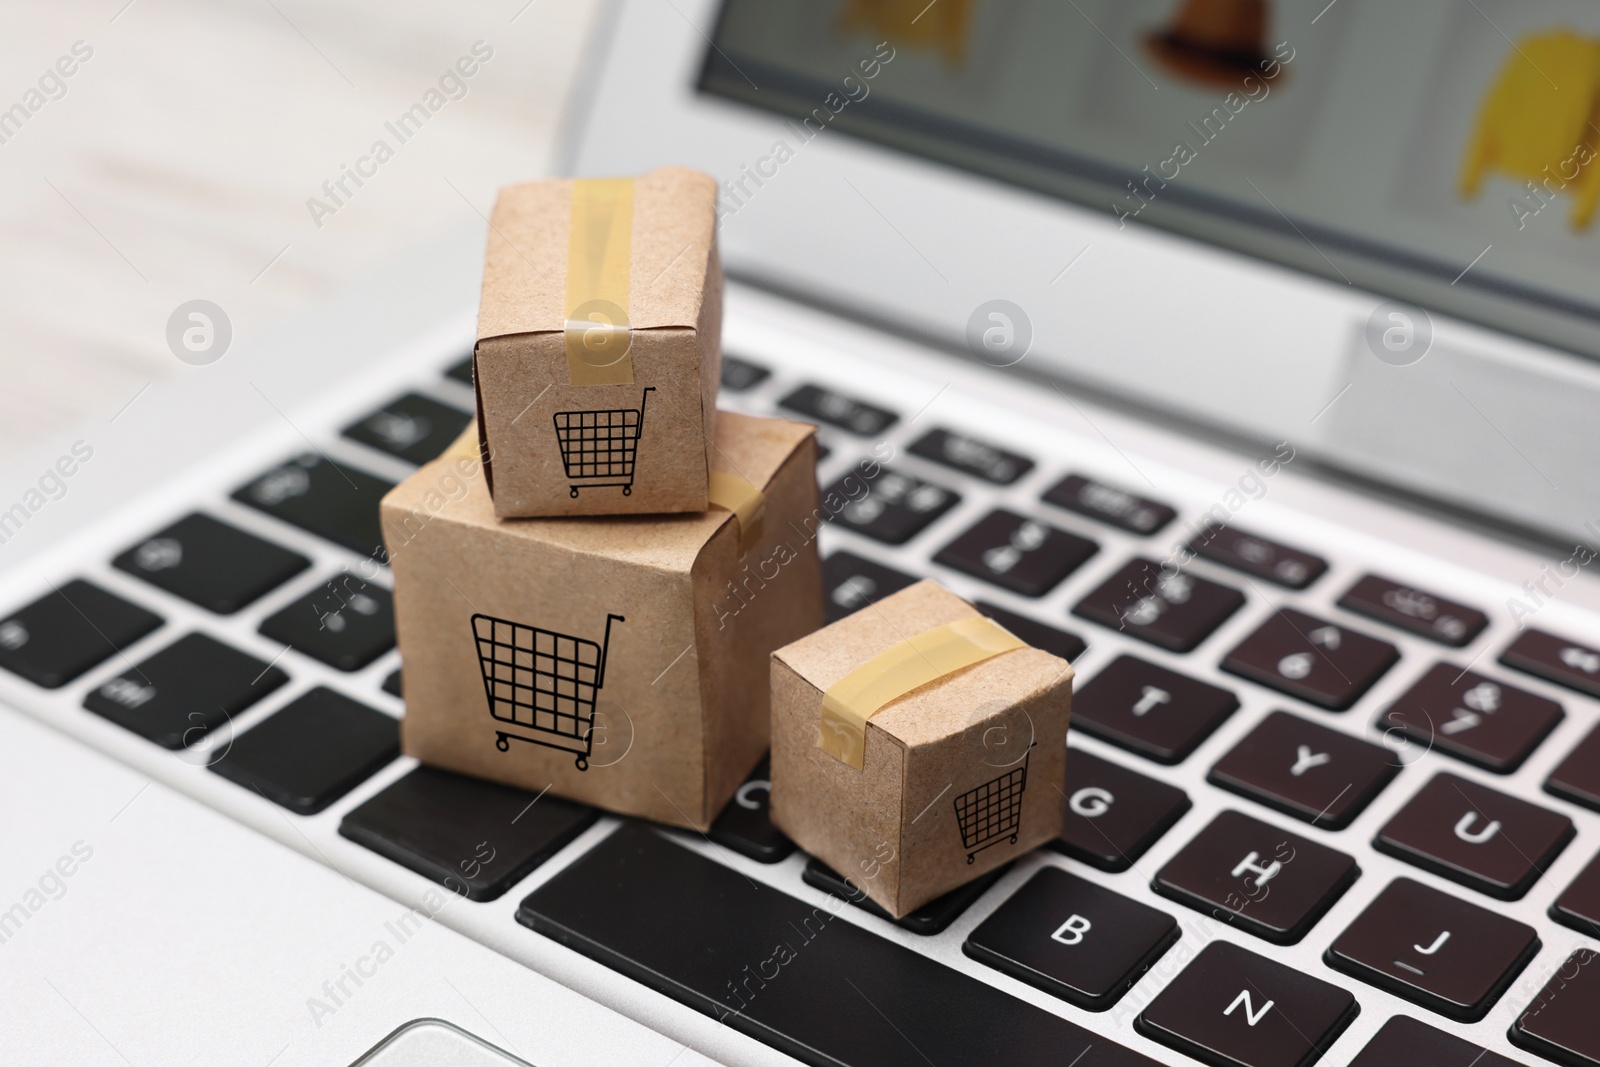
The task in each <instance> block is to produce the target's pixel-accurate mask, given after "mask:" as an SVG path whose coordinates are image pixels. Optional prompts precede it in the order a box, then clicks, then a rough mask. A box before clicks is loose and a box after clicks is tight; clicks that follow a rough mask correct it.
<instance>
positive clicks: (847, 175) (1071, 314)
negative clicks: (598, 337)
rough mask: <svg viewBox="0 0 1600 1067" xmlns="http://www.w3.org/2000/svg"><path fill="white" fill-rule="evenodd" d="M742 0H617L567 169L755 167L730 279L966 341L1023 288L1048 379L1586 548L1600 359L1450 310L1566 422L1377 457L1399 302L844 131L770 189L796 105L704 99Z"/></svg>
mask: <svg viewBox="0 0 1600 1067" xmlns="http://www.w3.org/2000/svg"><path fill="white" fill-rule="evenodd" d="M719 10H720V3H719V2H718V0H675V2H674V3H673V4H666V5H663V4H660V3H652V2H647V0H615V2H614V3H613V5H612V7H611V8H610V9H609V10H608V11H607V12H606V13H605V14H604V15H603V16H602V23H601V26H600V29H599V30H598V31H597V37H598V38H599V39H600V41H601V46H600V47H599V48H598V49H597V52H596V55H595V61H594V62H592V63H591V64H590V65H589V66H588V69H589V70H590V71H591V72H592V75H593V76H592V78H591V79H590V80H589V81H588V83H587V84H586V86H585V87H584V89H583V99H582V103H581V106H580V107H578V108H577V109H575V110H574V112H573V113H572V117H571V119H570V125H569V128H568V135H567V144H566V149H565V154H564V160H563V168H564V170H565V172H567V173H574V174H597V175H598V174H625V173H633V172H637V171H640V170H644V169H648V168H649V167H652V166H658V165H662V164H666V163H683V164H688V165H692V166H696V167H700V168H701V169H704V170H707V171H709V172H711V173H712V174H714V175H716V176H718V177H719V178H721V179H724V180H725V181H726V180H728V179H739V178H743V181H744V184H743V188H744V189H745V190H746V191H747V192H749V193H751V194H752V195H749V196H748V197H746V198H744V199H743V200H742V202H741V203H739V204H738V206H737V209H736V210H732V211H728V210H726V209H727V207H728V206H729V205H730V203H731V202H732V200H733V198H732V197H726V198H725V203H724V209H725V211H724V216H723V219H722V225H721V227H720V230H719V235H720V241H721V247H722V254H723V259H724V263H725V265H726V267H727V270H728V272H729V274H730V275H732V276H734V277H739V278H742V279H746V280H749V281H752V282H754V283H756V284H759V285H762V286H765V287H768V288H772V289H775V290H778V291H782V292H785V293H788V294H792V295H797V296H800V297H802V298H804V299H805V300H807V301H808V302H810V303H813V304H816V305H820V306H825V307H830V308H833V309H836V310H839V311H841V312H844V313H847V314H851V315H853V316H857V317H861V318H864V319H867V320H869V321H872V322H875V323H879V324H885V325H888V326H890V327H892V328H894V329H896V330H898V331H902V332H905V333H908V334H911V335H914V336H917V337H920V338H925V339H928V340H930V341H932V342H934V343H936V344H938V345H940V346H942V347H944V348H946V349H947V350H950V351H956V352H960V351H963V350H964V348H965V344H964V338H965V335H966V329H967V320H968V318H969V315H970V314H971V313H972V311H973V310H974V309H976V308H977V307H978V306H979V305H981V304H984V303H985V302H987V301H990V300H993V299H996V298H1002V299H1006V300H1009V301H1012V302H1014V303H1015V304H1017V305H1020V306H1021V307H1022V308H1024V309H1026V310H1027V311H1028V313H1029V317H1030V320H1031V325H1032V333H1033V343H1032V348H1031V350H1030V353H1029V355H1028V357H1027V360H1026V364H1027V366H1026V370H1027V371H1028V372H1029V373H1030V374H1034V375H1041V376H1044V377H1046V378H1049V379H1054V380H1058V381H1060V382H1062V383H1064V384H1065V385H1067V386H1068V387H1071V386H1073V385H1079V386H1083V387H1086V388H1089V389H1092V390H1094V391H1096V392H1101V393H1104V394H1109V395H1113V396H1116V397H1120V398H1126V399H1127V400H1129V401H1130V402H1133V403H1136V404H1139V405H1142V406H1144V407H1147V408H1149V409H1150V410H1151V411H1152V412H1154V413H1157V414H1160V413H1166V414H1168V415H1175V416H1178V417H1181V418H1183V419H1185V420H1190V421H1194V422H1197V423H1201V424H1205V425H1208V426H1214V427H1216V428H1218V429H1219V430H1220V431H1221V432H1223V433H1225V434H1226V435H1229V436H1232V437H1235V438H1243V439H1250V440H1258V441H1263V442H1270V441H1278V440H1291V441H1294V442H1295V443H1296V445H1297V447H1300V448H1302V449H1303V450H1305V451H1307V452H1308V453H1309V454H1310V455H1313V456H1316V457H1318V458H1319V459H1321V460H1323V461H1324V462H1326V463H1328V464H1330V465H1332V466H1334V467H1338V468H1341V469H1343V470H1345V471H1348V472H1350V473H1352V474H1354V475H1356V476H1358V477H1361V478H1364V479H1369V480H1372V481H1375V482H1379V483H1382V484H1386V485H1389V486H1391V487H1394V488H1396V489H1399V490H1400V491H1402V492H1405V493H1410V494H1422V495H1425V496H1427V497H1431V498H1433V499H1435V500H1439V501H1443V502H1446V503H1448V504H1450V505H1453V506H1458V507H1466V508H1470V509H1474V510H1476V511H1478V512H1480V513H1483V514H1484V515H1486V516H1488V517H1490V518H1491V519H1492V520H1494V521H1496V522H1510V523H1512V524H1514V525H1516V526H1519V527H1522V528H1526V529H1530V530H1536V531H1540V532H1543V533H1547V534H1554V535H1556V536H1561V537H1566V536H1572V535H1575V534H1579V533H1582V532H1583V531H1585V530H1586V526H1585V523H1586V522H1588V521H1592V520H1594V519H1596V518H1600V513H1597V514H1588V512H1589V511H1593V510H1595V508H1596V507H1597V506H1600V471H1589V470H1585V469H1584V468H1583V465H1582V464H1581V463H1578V462H1576V461H1574V462H1572V463H1567V462H1566V461H1565V459H1564V458H1563V457H1564V456H1565V450H1564V449H1562V448H1560V446H1561V445H1562V443H1563V442H1573V443H1574V445H1576V443H1577V442H1582V441H1585V440H1588V439H1590V438H1591V437H1592V436H1593V429H1592V425H1586V424H1585V423H1583V422H1572V421H1571V419H1570V415H1563V414H1562V413H1563V412H1570V410H1571V405H1570V404H1557V403H1555V401H1556V400H1558V399H1566V398H1570V396H1571V395H1573V391H1574V390H1577V391H1578V392H1579V393H1581V394H1582V395H1584V396H1586V397H1587V396H1589V395H1591V394H1592V395H1593V396H1594V397H1595V400H1596V405H1595V407H1594V409H1593V410H1595V411H1597V412H1600V366H1596V365H1595V364H1594V363H1593V362H1592V361H1589V360H1586V359H1580V358H1577V357H1574V356H1573V355H1571V354H1570V353H1566V352H1562V351H1560V350H1557V349H1555V348H1552V347H1550V346H1547V345H1543V344H1539V343H1537V342H1533V341H1529V340H1527V339H1526V338H1521V337H1515V336H1512V335H1510V334H1507V333H1503V332H1500V331H1498V330H1494V329H1489V328H1486V327H1483V326H1481V325H1478V324H1474V323H1471V322H1467V321H1465V320H1463V319H1460V318H1457V317H1454V316H1451V315H1447V314H1434V315H1433V316H1432V335H1433V336H1432V349H1431V351H1430V353H1429V355H1428V357H1427V359H1428V360H1432V361H1433V363H1432V364H1431V367H1432V368H1434V369H1437V368H1438V367H1439V366H1440V365H1441V361H1444V360H1447V359H1449V360H1453V359H1455V357H1456V355H1457V354H1462V355H1464V356H1468V357H1470V359H1462V360H1461V361H1460V366H1462V367H1464V368H1468V367H1477V366H1480V365H1481V366H1483V367H1488V368H1491V369H1492V370H1493V371H1494V373H1495V375H1498V376H1499V378H1496V379H1494V380H1497V381H1498V380H1503V379H1504V377H1505V376H1507V375H1509V376H1511V377H1512V378H1514V379H1515V381H1516V383H1517V385H1518V388H1519V389H1521V390H1522V391H1523V395H1521V396H1520V397H1519V402H1518V411H1522V410H1523V409H1529V408H1531V409H1533V410H1535V411H1536V410H1537V409H1538V408H1539V406H1540V405H1539V403H1538V401H1539V398H1540V397H1541V396H1548V397H1550V398H1551V400H1552V403H1551V404H1550V405H1549V408H1550V410H1551V411H1552V412H1555V417H1553V418H1546V419H1543V420H1531V421H1524V422H1518V421H1517V420H1518V418H1519V415H1518V413H1517V412H1512V413H1509V414H1507V413H1503V412H1501V411H1499V410H1495V409H1492V408H1491V409H1490V410H1488V411H1487V413H1485V412H1484V410H1483V405H1482V403H1479V404H1474V405H1473V407H1474V408H1475V409H1476V410H1477V411H1478V414H1479V415H1482V416H1484V417H1485V418H1487V419H1488V420H1489V421H1490V423H1491V425H1493V427H1494V430H1495V436H1496V437H1497V438H1498V439H1502V440H1504V448H1503V449H1501V451H1503V452H1504V453H1505V455H1504V456H1503V457H1499V456H1496V457H1494V458H1495V459H1497V460H1499V459H1501V458H1503V459H1504V462H1491V463H1485V462H1483V456H1482V452H1481V450H1480V449H1476V448H1466V449H1463V448H1455V449H1452V448H1450V447H1448V445H1449V442H1448V441H1441V440H1440V437H1441V434H1443V436H1444V437H1450V436H1451V435H1453V434H1456V433H1457V432H1459V435H1460V436H1461V437H1462V439H1463V440H1471V441H1475V440H1476V436H1474V435H1475V434H1477V432H1478V431H1477V430H1475V429H1474V428H1473V427H1472V426H1470V425H1469V423H1470V422H1471V420H1472V418H1473V416H1472V415H1471V414H1470V413H1467V412H1466V411H1465V409H1464V408H1463V409H1462V411H1461V412H1455V411H1451V412H1445V413H1443V414H1441V415H1440V416H1439V417H1438V419H1437V420H1436V421H1435V423H1434V424H1433V425H1431V426H1430V427H1429V430H1428V433H1427V434H1423V433H1421V432H1420V431H1419V434H1418V435H1417V438H1416V439H1415V440H1402V441H1400V442H1399V443H1398V444H1397V443H1396V442H1395V441H1394V440H1392V439H1387V440H1385V441H1384V443H1383V447H1382V448H1376V449H1375V448H1374V447H1372V445H1371V442H1370V441H1369V440H1366V439H1365V438H1367V437H1369V436H1370V435H1367V434H1365V433H1363V432H1362V431H1363V422H1362V411H1363V406H1364V405H1365V404H1366V401H1364V400H1363V399H1362V396H1361V392H1360V391H1359V390H1357V391H1354V392H1352V391H1351V390H1350V386H1351V382H1352V378H1353V375H1354V372H1355V371H1360V370H1361V366H1362V364H1361V361H1363V360H1370V359H1371V358H1372V357H1371V356H1370V354H1368V353H1365V352H1364V351H1362V349H1361V345H1362V337H1363V335H1364V330H1365V327H1366V324H1367V322H1368V319H1369V317H1371V316H1372V314H1373V313H1374V311H1375V310H1376V309H1377V308H1378V307H1379V306H1380V305H1382V304H1384V303H1385V302H1386V301H1389V300H1390V299H1392V292H1391V291H1386V290H1384V289H1381V288H1380V289H1377V290H1376V291H1372V290H1363V289H1358V288H1357V287H1355V286H1353V285H1346V284H1344V283H1342V282H1330V281H1328V280H1326V279H1323V278H1319V277H1314V276H1311V275H1308V274H1307V273H1305V272H1303V271H1299V270H1295V269H1292V268H1290V267H1287V266H1284V265H1282V264H1280V263H1273V262H1268V261H1266V260H1262V259H1258V258H1254V257H1251V256H1247V255H1244V254H1241V253H1238V252H1236V251H1232V250H1229V249H1226V248H1222V247H1220V246H1218V245H1215V244H1209V243H1205V242H1202V241H1199V240H1197V239H1194V238H1191V237H1186V236H1183V235H1180V234H1176V233H1172V232H1168V231H1164V230H1160V229H1157V228H1155V227H1153V226H1145V225H1139V224H1138V223H1134V224H1131V225H1127V226H1126V227H1120V228H1119V226H1118V223H1117V220H1116V219H1114V218H1112V217H1110V216H1109V215H1107V214H1106V213H1104V212H1102V211H1099V210H1091V209H1088V208H1085V207H1083V206H1081V205H1078V204H1075V203H1072V202H1070V201H1066V200H1062V199H1059V198H1057V197H1053V196H1046V195H1044V194H1041V193H1039V192H1037V191H1033V190H1029V189H1025V188H1022V187H1019V186H1015V185H1009V184H1006V183H1004V182H1001V181H999V180H997V179H994V178H992V177H987V176H983V175H978V174H974V173H972V172H969V171H964V170H959V169H956V168H954V167H951V166H947V165H943V164H939V163H935V162H932V161H929V160H927V159H924V158H921V157H918V156H914V155H911V154H908V153H905V152H902V151H900V150H896V149H893V148H889V147H886V146H884V145H880V144H876V143H873V142H870V141H866V140H863V139H861V138H858V137H851V136H849V135H847V134H846V133H845V132H844V131H843V130H826V131H824V132H823V133H822V134H820V135H817V136H815V137H814V138H813V139H812V140H810V141H808V142H806V143H805V144H804V145H803V146H801V148H800V150H799V151H796V152H794V153H793V155H792V158H790V159H789V160H788V161H786V162H784V163H783V164H782V165H781V167H780V168H779V169H778V170H777V173H776V175H775V176H773V177H771V178H768V179H766V180H765V181H764V182H762V183H759V184H757V183H755V181H754V179H753V178H752V177H746V175H748V174H749V173H750V171H751V168H752V167H754V166H755V165H757V164H758V163H759V162H760V161H761V160H762V159H764V158H768V157H770V155H771V150H772V148H773V147H774V144H775V142H776V141H777V140H779V139H782V138H788V139H789V140H790V141H793V140H795V136H794V133H793V131H792V130H791V129H790V128H789V126H788V125H787V124H786V120H785V118H784V117H783V116H782V115H780V114H776V113H771V112H767V111H763V110H758V109H756V108H754V107H752V106H750V105H748V104H745V103H740V102H735V101H732V100H728V99H724V98H722V97H718V96H715V95H712V94H709V93H705V92H702V91H700V90H699V89H698V88H697V86H698V83H699V78H700V74H701V70H702V66H703V63H704V60H705V56H706V54H707V50H708V48H710V47H711V43H710V42H711V39H712V36H713V34H714V29H715V24H716V19H717V16H718V12H719ZM797 219H803V220H805V224H804V225H796V224H795V223H796V220H797ZM1362 373H1363V374H1364V373H1365V372H1364V371H1362ZM1386 373H1387V372H1386ZM1405 373H1406V372H1405V371H1404V369H1403V368H1402V369H1399V370H1398V371H1397V372H1396V373H1395V374H1391V375H1390V377H1389V378H1387V379H1385V381H1393V382H1400V383H1401V386H1400V387H1403V388H1415V389H1416V390H1417V400H1416V403H1417V404H1419V405H1421V406H1422V407H1423V408H1426V407H1428V405H1430V404H1432V403H1434V402H1437V405H1439V406H1440V408H1441V411H1442V409H1443V406H1444V405H1446V404H1449V403H1456V406H1457V407H1460V405H1459V403H1457V402H1456V401H1455V398H1454V396H1453V394H1449V393H1447V392H1445V391H1444V390H1445V385H1444V384H1440V382H1439V381H1428V382H1424V381H1423V380H1422V379H1423V376H1421V375H1415V376H1413V377H1414V379H1415V384H1414V385H1413V384H1411V382H1412V379H1405V378H1404V377H1403V376H1404V374H1405ZM1464 373H1465V372H1464ZM1397 375H1398V376H1397ZM1433 377H1434V378H1435V379H1437V378H1438V375H1434V376H1433ZM1484 380H1485V382H1488V381H1489V380H1491V379H1490V378H1485V379H1484ZM1445 384H1448V385H1449V387H1450V388H1451V389H1455V390H1456V391H1457V392H1461V387H1460V386H1459V385H1457V384H1455V383H1454V382H1453V381H1451V382H1447V383H1445ZM1466 384H1467V386H1468V389H1467V392H1472V391H1473V390H1472V388H1471V386H1472V383H1471V381H1470V380H1468V381H1466ZM1362 388H1363V389H1366V388H1368V386H1366V385H1363V387H1362ZM1430 390H1432V392H1430ZM1463 395H1465V394H1463ZM1381 408H1382V405H1373V411H1374V412H1375V413H1376V412H1379V411H1380V410H1381ZM1330 412H1332V413H1333V414H1332V415H1331V416H1330ZM1373 417H1374V418H1377V417H1380V416H1379V415H1378V414H1374V415H1373ZM1563 418H1565V419H1566V420H1567V421H1563ZM1569 423H1570V424H1569ZM1483 433H1484V434H1487V431H1483ZM1530 434H1536V435H1537V438H1536V439H1534V440H1532V441H1531V442H1530V439H1529V436H1528V435H1530ZM1497 447H1498V446H1497ZM1539 449H1546V450H1548V449H1555V450H1556V455H1554V456H1552V455H1550V454H1547V452H1540V451H1538V450H1539ZM1589 451H1591V452H1592V451H1593V450H1592V449H1590V450H1589ZM1530 452H1538V454H1537V460H1538V467H1539V469H1540V470H1541V472H1545V473H1547V474H1548V477H1543V480H1542V481H1541V479H1539V478H1532V477H1530V476H1529V475H1528V467H1527V465H1526V464H1525V463H1523V462H1522V460H1526V458H1527V456H1528V454H1529V453H1530ZM1513 453H1515V454H1516V455H1513ZM1518 455H1520V456H1521V457H1522V460H1519V459H1518V458H1517V456H1518ZM1558 467H1559V468H1560V469H1557V468H1558ZM1557 484H1559V485H1560V486H1561V488H1559V489H1557V488H1556V485H1557Z"/></svg>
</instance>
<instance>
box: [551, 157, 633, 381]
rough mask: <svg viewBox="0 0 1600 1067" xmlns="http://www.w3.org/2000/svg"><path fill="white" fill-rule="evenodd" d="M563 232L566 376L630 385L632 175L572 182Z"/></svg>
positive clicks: (572, 379) (568, 378) (579, 379)
mask: <svg viewBox="0 0 1600 1067" xmlns="http://www.w3.org/2000/svg"><path fill="white" fill-rule="evenodd" d="M571 223H572V229H571V231H570V233H569V234H568V236H567V315H566V337H567V380H568V381H570V382H571V383H572V384H573V385H632V384H633V355H632V353H631V352H630V349H631V347H632V344H633V335H632V332H631V325H630V323H629V321H628V271H629V269H630V268H631V267H632V263H633V179H632V178H589V179H579V180H577V181H574V182H573V183H572V218H571Z"/></svg>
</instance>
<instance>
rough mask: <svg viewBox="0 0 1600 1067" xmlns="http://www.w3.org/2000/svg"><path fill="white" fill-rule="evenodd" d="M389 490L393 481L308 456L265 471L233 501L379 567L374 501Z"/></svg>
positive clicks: (384, 557) (381, 552) (381, 554)
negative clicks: (350, 552) (359, 555)
mask: <svg viewBox="0 0 1600 1067" xmlns="http://www.w3.org/2000/svg"><path fill="white" fill-rule="evenodd" d="M393 488H394V483H393V482H388V481H385V480H384V479H382V478H379V477H376V476H374V475H371V474H367V473H366V472H365V471H360V470H357V469H356V468H354V467H351V466H348V465H345V466H335V465H334V464H333V463H331V462H329V461H327V460H325V459H322V458H321V457H319V456H315V455H309V454H308V455H304V456H300V457H299V458H297V459H293V460H290V461H289V462H288V463H285V464H284V465H283V466H281V467H274V468H273V469H272V470H270V471H267V473H265V474H263V475H262V476H261V477H259V478H257V479H256V480H255V481H253V482H251V483H250V484H249V485H246V486H244V487H243V488H241V489H238V490H236V491H235V492H234V494H233V499H235V500H237V501H239V502H240V503H242V504H249V505H250V506H251V507H253V508H257V509H259V510H261V511H264V512H266V513H267V514H268V515H272V516H274V517H275V518H279V519H282V520H283V521H284V522H287V523H290V524H291V525H294V526H298V527H300V528H301V529H302V530H306V531H308V532H310V533H313V534H316V535H317V536H318V537H322V538H326V539H327V540H329V541H332V542H333V543H334V544H336V545H340V546H342V547H344V548H348V549H349V550H350V551H352V552H358V553H360V554H361V555H363V556H371V557H372V558H373V559H376V560H378V561H379V562H380V563H382V562H387V561H388V556H387V555H386V553H385V551H384V547H383V530H382V528H381V527H380V525H379V523H378V502H379V501H380V500H382V499H383V494H385V493H387V492H388V491H389V490H391V489H393Z"/></svg>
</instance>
